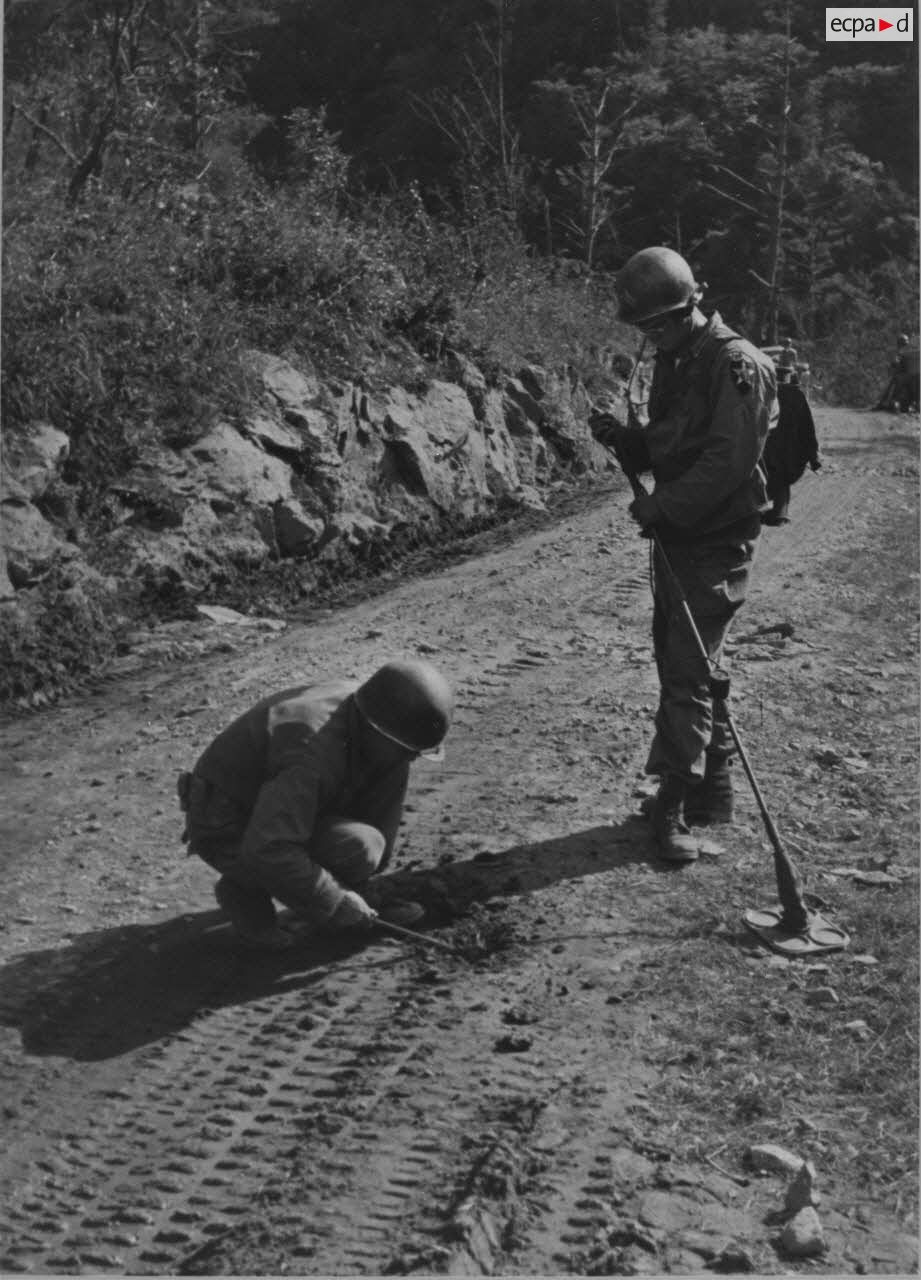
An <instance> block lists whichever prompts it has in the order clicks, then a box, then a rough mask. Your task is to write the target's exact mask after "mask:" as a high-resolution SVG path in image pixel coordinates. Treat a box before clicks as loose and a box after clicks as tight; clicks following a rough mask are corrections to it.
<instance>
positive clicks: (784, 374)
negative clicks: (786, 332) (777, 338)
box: [777, 338, 796, 382]
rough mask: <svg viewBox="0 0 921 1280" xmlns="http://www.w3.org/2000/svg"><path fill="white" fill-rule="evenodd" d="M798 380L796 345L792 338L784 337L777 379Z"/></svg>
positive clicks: (784, 380)
mask: <svg viewBox="0 0 921 1280" xmlns="http://www.w3.org/2000/svg"><path fill="white" fill-rule="evenodd" d="M795 380H796V347H794V345H793V341H792V339H790V338H784V340H783V345H782V346H781V348H780V352H779V354H778V356H777V381H778V382H795Z"/></svg>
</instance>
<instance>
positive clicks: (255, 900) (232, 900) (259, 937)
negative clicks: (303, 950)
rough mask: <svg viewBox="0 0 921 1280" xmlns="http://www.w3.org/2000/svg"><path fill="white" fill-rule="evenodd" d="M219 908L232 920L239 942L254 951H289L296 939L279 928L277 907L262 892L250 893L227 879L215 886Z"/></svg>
mask: <svg viewBox="0 0 921 1280" xmlns="http://www.w3.org/2000/svg"><path fill="white" fill-rule="evenodd" d="M214 896H215V898H216V899H217V903H218V906H219V907H220V908H221V910H222V911H223V912H224V914H225V915H226V916H227V917H228V918H229V920H230V924H231V927H232V928H233V931H234V933H235V934H236V936H237V940H238V941H239V942H241V943H242V944H243V945H244V946H245V947H251V948H252V949H253V950H254V951H287V950H288V948H289V947H293V946H294V938H293V937H292V936H291V934H290V933H288V932H287V931H286V930H285V929H282V927H281V926H280V925H279V924H278V917H277V915H276V912H275V904H274V902H273V901H272V899H271V897H270V896H269V895H268V894H267V893H265V892H264V891H263V890H261V889H247V888H246V887H245V886H244V885H241V884H238V883H237V882H236V880H231V879H229V878H228V877H227V876H221V878H220V880H218V882H217V884H216V885H215V886H214Z"/></svg>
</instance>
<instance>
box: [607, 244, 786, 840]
mask: <svg viewBox="0 0 921 1280" xmlns="http://www.w3.org/2000/svg"><path fill="white" fill-rule="evenodd" d="M617 293H618V298H619V303H620V318H621V319H622V320H625V321H627V322H628V323H629V324H633V325H635V326H636V328H637V329H638V330H639V331H640V333H641V334H642V335H643V336H644V338H648V339H649V340H650V341H651V342H652V343H653V344H654V346H655V347H656V359H655V368H654V372H653V379H652V389H651V393H650V398H649V425H648V426H647V427H645V428H640V427H637V426H634V425H632V424H631V425H629V426H625V425H623V424H622V423H618V422H616V421H614V420H613V419H611V418H610V417H609V416H607V415H602V416H600V417H598V418H596V419H594V420H593V423H592V429H593V431H594V432H595V435H596V437H597V438H598V439H599V440H600V441H601V443H602V444H607V445H610V446H611V447H612V448H614V449H615V450H616V451H617V453H618V455H619V456H620V458H621V459H622V461H623V462H624V464H625V465H626V467H627V468H628V469H629V470H631V471H632V472H634V473H637V472H641V471H646V470H651V471H652V474H653V476H654V478H655V482H656V484H655V491H654V492H653V493H651V494H644V495H642V496H640V497H637V498H636V499H635V500H634V501H633V503H632V504H631V506H630V513H631V515H632V516H633V518H634V519H635V520H636V522H637V524H638V525H639V526H640V529H641V530H643V531H647V530H650V529H654V530H655V532H656V534H657V535H658V539H659V540H660V542H661V544H662V548H663V551H664V552H665V554H666V556H667V558H668V561H669V563H670V564H671V567H672V569H673V571H674V573H675V575H676V576H677V578H678V580H679V582H680V583H681V586H682V588H683V590H684V593H685V595H686V597H687V601H688V604H689V606H690V610H691V613H692V614H693V616H694V619H695V621H696V623H697V628H698V630H699V632H700V635H701V638H702V640H703V642H704V645H705V646H706V649H707V653H708V655H709V657H710V659H711V661H712V662H713V663H714V664H719V662H720V658H721V652H722V646H723V641H724V639H725V637H726V633H727V631H728V628H729V624H730V622H731V620H732V618H733V615H734V614H735V613H736V611H737V609H738V608H739V606H740V605H741V604H742V601H743V600H744V598H745V592H746V587H747V584H748V577H749V571H750V569H751V564H752V560H753V557H754V552H755V544H756V542H757V539H758V535H759V533H760V530H761V513H762V512H763V511H766V510H768V509H769V507H770V503H769V501H768V499H767V491H766V487H765V476H764V473H763V471H762V469H761V467H760V465H759V459H760V457H761V452H762V450H763V448H764V444H765V440H766V439H767V433H768V430H769V429H770V428H771V427H772V426H773V425H774V423H775V421H776V415H777V410H776V380H775V373H774V367H773V364H772V362H771V361H770V360H769V359H768V357H767V356H765V355H764V354H763V353H762V352H761V351H759V350H758V349H757V348H756V347H754V346H752V344H751V343H749V342H747V341H746V340H745V339H744V338H741V337H740V336H739V335H738V334H737V333H735V332H733V330H732V329H730V328H729V327H728V326H727V325H725V324H724V323H723V321H722V320H721V318H720V316H719V315H718V314H717V313H714V314H713V315H712V316H711V317H710V318H709V320H708V319H707V318H706V317H705V316H704V315H703V313H702V312H701V311H700V310H699V308H698V305H697V304H698V302H699V301H700V298H701V293H702V290H701V289H700V288H698V285H697V283H696V282H695V280H694V276H693V273H692V271H691V268H690V266H689V265H688V263H687V262H686V261H685V260H684V258H682V257H681V256H680V255H679V254H677V253H675V252H673V251H672V250H671V249H665V248H660V247H656V248H651V249H643V250H641V251H640V252H639V253H637V254H634V256H633V257H632V258H630V260H629V261H628V262H627V263H626V265H625V266H624V267H623V269H622V270H621V271H620V273H619V275H618V277H617ZM653 566H654V588H653V628H652V634H653V647H654V652H655V658H656V665H657V668H658V673H659V684H660V693H659V706H658V710H657V712H656V718H655V735H654V738H653V741H652V746H651V748H650V751H649V757H648V759H647V762H646V772H647V773H649V774H653V775H657V776H658V778H659V788H658V793H657V795H656V796H655V798H654V800H653V802H652V806H651V814H650V816H651V819H652V829H653V834H654V837H655V841H656V844H657V848H658V852H659V854H660V856H661V857H662V858H664V859H666V860H668V861H669V862H679V863H680V862H693V861H694V860H695V859H696V858H697V856H698V852H699V850H698V844H697V841H695V840H694V839H693V837H692V835H691V833H690V831H689V830H688V826H689V824H700V825H703V824H706V823H710V822H728V821H729V820H730V819H731V817H732V801H733V796H732V783H731V778H730V773H729V760H730V756H731V755H732V745H733V744H732V738H731V735H730V732H729V726H728V723H727V719H726V704H725V703H723V702H719V701H717V702H714V700H713V698H712V696H711V693H710V684H709V679H708V677H709V671H708V670H707V668H706V667H705V665H704V663H703V660H702V658H701V655H700V652H699V650H698V648H697V647H696V645H695V643H694V640H693V637H692V635H691V634H690V631H689V628H688V625H687V621H686V620H685V618H684V616H683V614H682V612H681V610H680V609H679V608H678V607H677V602H676V600H675V599H674V598H671V597H670V593H669V583H668V578H667V574H666V573H665V572H663V571H662V570H661V567H657V566H656V565H655V559H654V560H653ZM656 569H658V571H656Z"/></svg>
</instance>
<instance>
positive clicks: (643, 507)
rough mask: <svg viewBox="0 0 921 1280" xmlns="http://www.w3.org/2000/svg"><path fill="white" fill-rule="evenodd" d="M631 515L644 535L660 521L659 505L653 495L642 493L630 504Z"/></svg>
mask: <svg viewBox="0 0 921 1280" xmlns="http://www.w3.org/2000/svg"><path fill="white" fill-rule="evenodd" d="M629 509H630V514H631V515H632V516H633V519H634V520H635V521H636V523H637V524H638V525H639V526H640V529H641V530H642V532H643V533H645V532H646V530H647V529H650V528H651V527H652V525H654V524H655V522H656V521H657V520H658V519H659V516H660V512H659V504H658V503H657V502H656V499H655V495H654V494H652V493H641V494H640V495H639V496H638V497H636V498H634V499H633V501H632V502H631V503H630V508H629Z"/></svg>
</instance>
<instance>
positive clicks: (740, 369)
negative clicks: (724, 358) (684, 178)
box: [729, 350, 755, 396]
mask: <svg viewBox="0 0 921 1280" xmlns="http://www.w3.org/2000/svg"><path fill="white" fill-rule="evenodd" d="M729 376H730V377H731V378H732V381H733V385H734V386H735V389H736V391H738V393H739V395H740V396H747V395H748V393H749V391H751V389H752V387H753V386H754V385H755V362H754V361H753V360H752V359H750V357H749V356H747V355H746V354H745V352H744V351H738V350H737V351H733V352H731V354H730V356H729Z"/></svg>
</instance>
